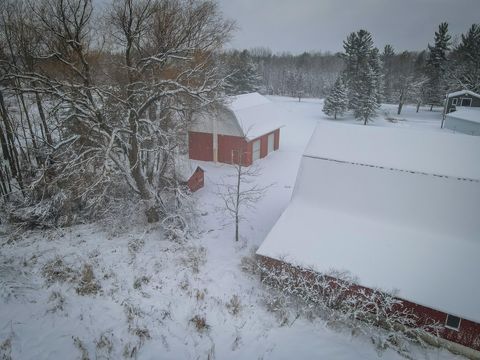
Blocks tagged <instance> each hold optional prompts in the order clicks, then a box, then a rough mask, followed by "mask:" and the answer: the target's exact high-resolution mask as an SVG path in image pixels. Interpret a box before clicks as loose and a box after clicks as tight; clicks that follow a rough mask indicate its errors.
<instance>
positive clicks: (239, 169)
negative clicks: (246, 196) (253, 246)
mask: <svg viewBox="0 0 480 360" xmlns="http://www.w3.org/2000/svg"><path fill="white" fill-rule="evenodd" d="M242 161H243V157H242V156H240V157H239V165H238V167H237V170H238V176H237V201H236V203H235V241H238V238H239V234H238V223H239V222H240V219H239V210H240V184H241V180H242V178H241V176H242Z"/></svg>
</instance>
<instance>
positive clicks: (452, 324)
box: [445, 315, 461, 331]
mask: <svg viewBox="0 0 480 360" xmlns="http://www.w3.org/2000/svg"><path fill="white" fill-rule="evenodd" d="M460 321H461V319H460V318H459V317H458V316H453V315H447V320H446V321H445V327H446V328H449V329H452V330H457V331H458V329H459V328H460Z"/></svg>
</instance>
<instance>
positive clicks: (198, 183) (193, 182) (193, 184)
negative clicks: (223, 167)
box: [187, 167, 205, 192]
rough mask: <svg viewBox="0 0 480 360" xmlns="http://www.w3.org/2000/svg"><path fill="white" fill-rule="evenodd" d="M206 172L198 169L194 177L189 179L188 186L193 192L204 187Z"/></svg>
mask: <svg viewBox="0 0 480 360" xmlns="http://www.w3.org/2000/svg"><path fill="white" fill-rule="evenodd" d="M204 181H205V180H204V171H203V169H201V168H200V167H197V169H196V170H195V172H194V173H193V175H192V176H191V177H190V179H188V181H187V186H188V189H189V190H190V191H191V192H195V191H197V190H199V189H201V188H202V187H203V186H204Z"/></svg>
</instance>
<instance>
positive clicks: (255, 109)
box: [191, 93, 283, 140]
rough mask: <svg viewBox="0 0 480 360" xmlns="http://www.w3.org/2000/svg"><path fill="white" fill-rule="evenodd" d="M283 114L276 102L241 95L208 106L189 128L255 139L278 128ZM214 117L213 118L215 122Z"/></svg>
mask: <svg viewBox="0 0 480 360" xmlns="http://www.w3.org/2000/svg"><path fill="white" fill-rule="evenodd" d="M282 116H283V114H282V113H281V112H280V110H279V109H278V108H277V105H276V104H275V103H273V102H271V101H270V100H269V99H267V98H266V97H264V96H262V95H260V94H258V93H251V94H243V95H238V96H232V97H230V98H229V99H227V103H226V105H215V106H211V107H209V109H208V111H206V112H204V113H201V114H198V115H197V116H196V119H195V121H194V124H193V125H192V127H191V130H193V131H200V132H207V133H212V132H214V130H216V132H217V133H218V134H221V135H231V136H241V137H245V138H246V139H247V140H253V139H256V138H258V137H260V136H262V135H265V134H268V133H270V132H272V131H274V130H276V129H279V128H280V127H282V126H283V124H282V123H281V122H280V121H279V119H281V118H282ZM215 119H216V121H215Z"/></svg>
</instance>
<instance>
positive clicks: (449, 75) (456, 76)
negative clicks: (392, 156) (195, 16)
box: [223, 23, 480, 105]
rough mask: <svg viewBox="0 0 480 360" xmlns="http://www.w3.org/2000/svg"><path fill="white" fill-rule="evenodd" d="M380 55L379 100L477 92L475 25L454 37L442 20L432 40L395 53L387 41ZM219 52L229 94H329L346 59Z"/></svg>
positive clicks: (479, 66) (479, 56) (427, 100)
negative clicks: (227, 75)
mask: <svg viewBox="0 0 480 360" xmlns="http://www.w3.org/2000/svg"><path fill="white" fill-rule="evenodd" d="M432 30H433V29H432ZM346 43H347V40H346V41H345V42H344V47H345V45H346ZM319 47H321V44H319ZM378 55H379V60H380V66H381V74H380V75H381V79H380V80H381V95H382V96H381V101H382V102H385V103H392V104H395V103H396V104H398V103H402V102H403V103H414V104H417V103H423V104H426V105H441V103H442V100H443V98H444V95H445V93H446V92H448V91H455V90H459V89H468V90H472V91H475V92H478V91H480V26H479V25H478V24H474V25H472V26H471V27H470V28H469V29H467V30H466V32H465V33H464V34H461V36H460V37H459V38H458V40H457V41H452V36H451V35H450V34H449V32H448V24H446V23H443V24H441V25H440V26H439V28H438V30H437V31H436V32H435V33H433V31H432V42H431V43H430V44H425V50H423V51H397V50H396V49H394V48H393V47H392V46H391V45H386V46H385V47H384V48H383V49H379V50H378ZM223 56H224V57H225V58H226V60H227V61H226V63H227V64H230V66H229V67H228V70H229V73H233V76H232V80H231V82H232V83H233V84H234V86H232V88H231V90H232V91H231V92H232V93H238V92H240V93H241V92H248V91H251V90H258V91H260V92H262V93H264V94H272V95H284V96H305V97H318V98H323V97H326V96H327V95H328V94H329V92H330V91H331V89H332V88H333V85H334V84H335V81H336V79H337V78H338V76H340V75H341V74H342V73H343V72H344V70H345V69H346V67H347V62H348V60H347V58H346V53H345V52H341V53H335V54H332V53H328V52H304V53H302V54H300V55H293V54H290V53H278V54H275V53H273V52H272V51H271V50H270V49H268V48H253V49H249V50H243V51H240V50H230V51H227V52H225V53H224V55H223ZM240 77H242V78H243V79H245V81H244V82H242V81H240V80H239V79H238V78H240ZM242 85H245V88H242Z"/></svg>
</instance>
